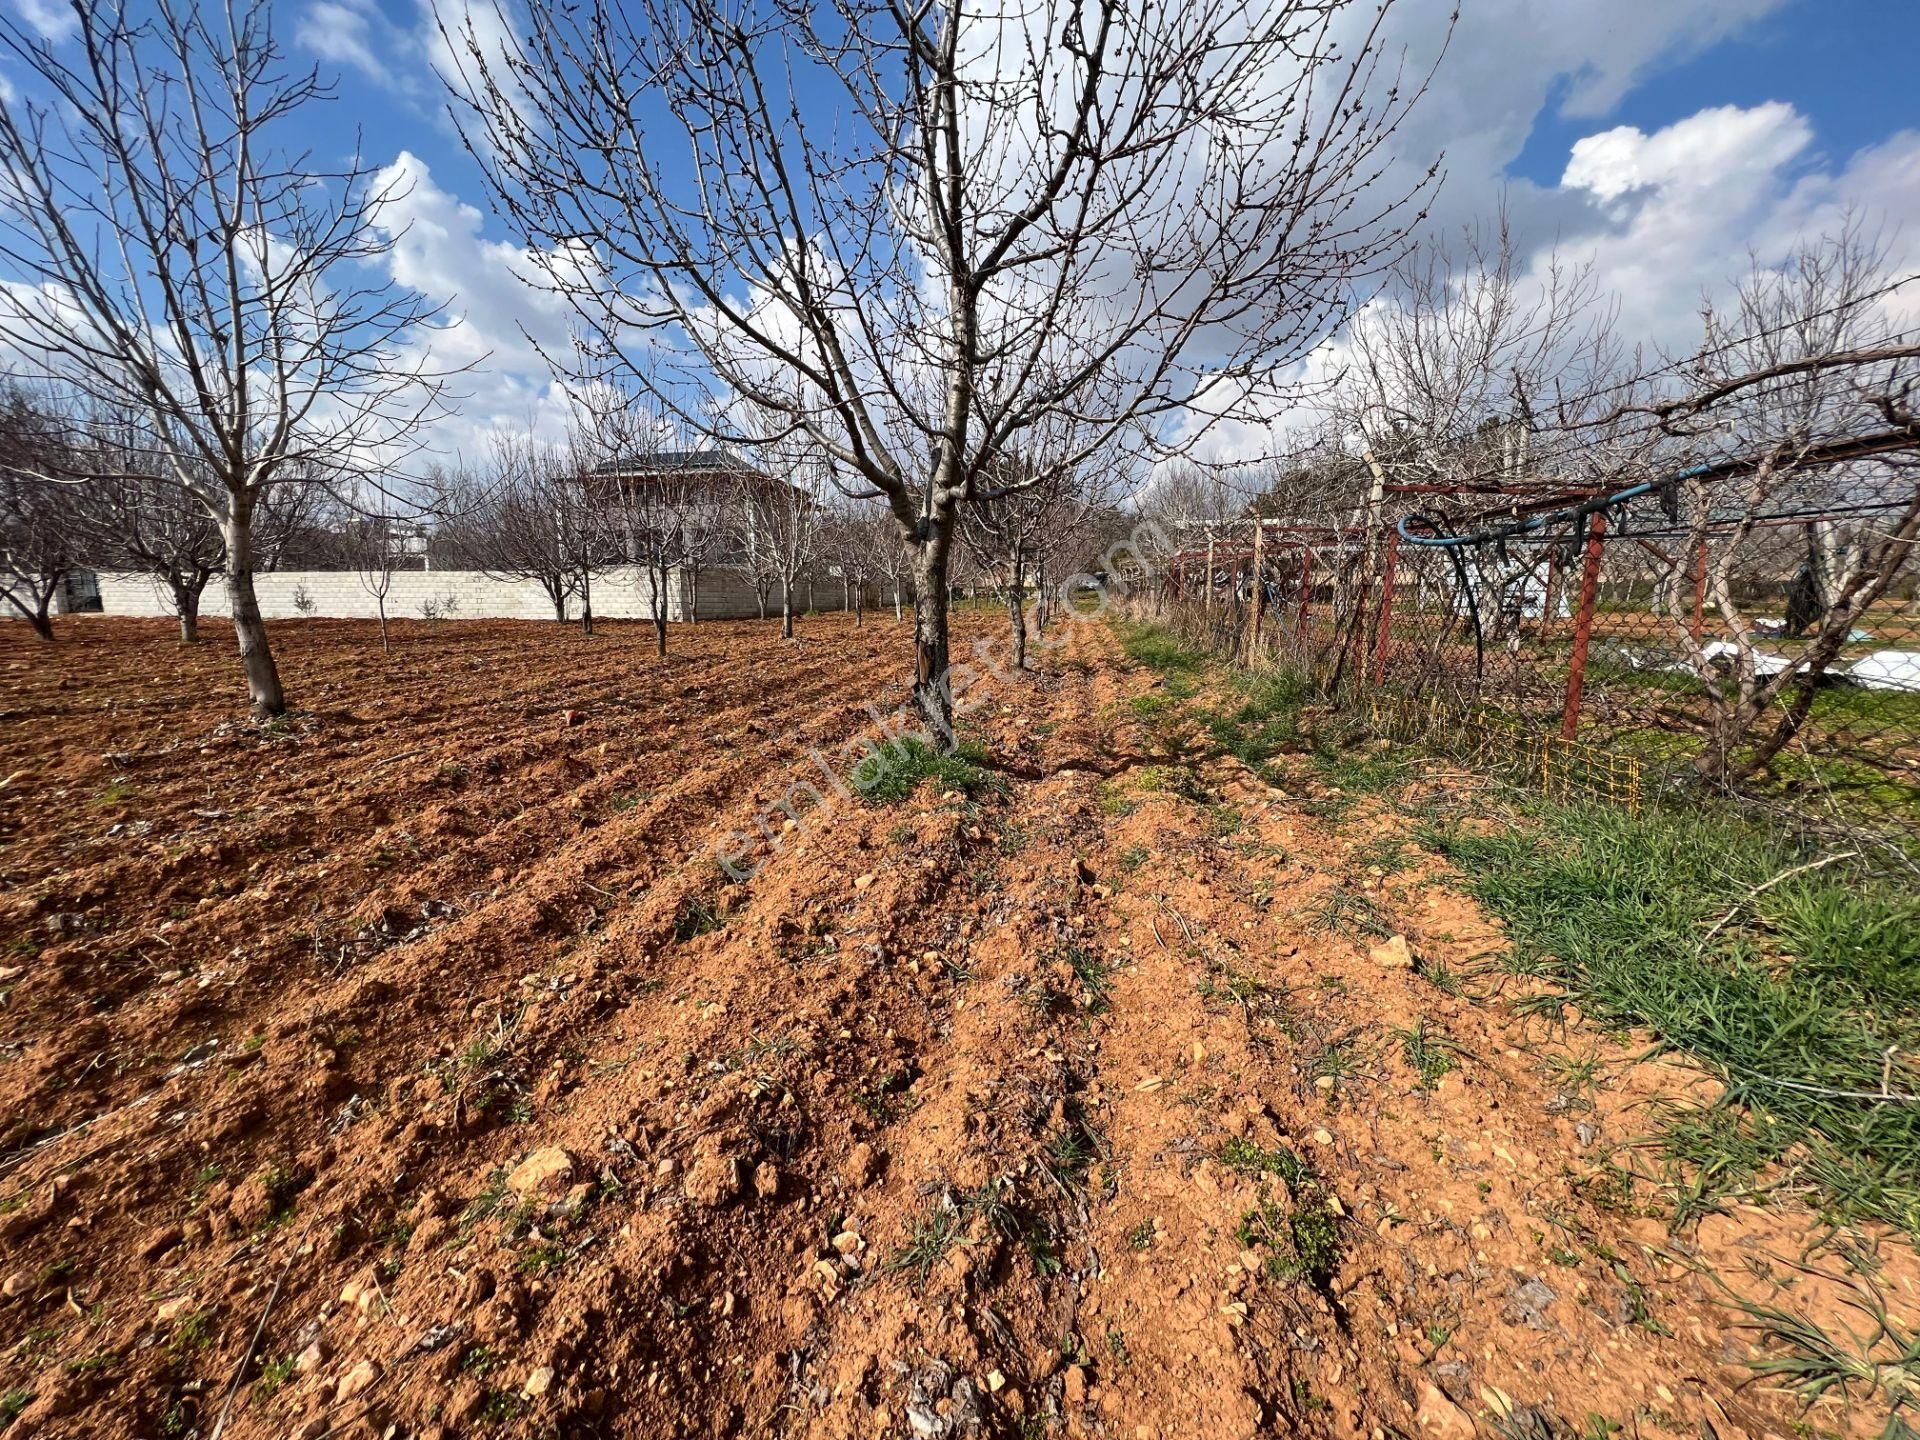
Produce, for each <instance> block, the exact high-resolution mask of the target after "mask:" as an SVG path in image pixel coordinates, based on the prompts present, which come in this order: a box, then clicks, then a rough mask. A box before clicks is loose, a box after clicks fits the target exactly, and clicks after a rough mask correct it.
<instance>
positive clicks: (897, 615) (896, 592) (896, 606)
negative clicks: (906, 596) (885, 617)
mask: <svg viewBox="0 0 1920 1440" xmlns="http://www.w3.org/2000/svg"><path fill="white" fill-rule="evenodd" d="M893 618H894V619H895V620H904V619H905V618H906V613H905V612H904V611H903V610H901V608H900V577H899V576H898V575H896V576H894V577H893Z"/></svg>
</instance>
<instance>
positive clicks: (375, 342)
mask: <svg viewBox="0 0 1920 1440" xmlns="http://www.w3.org/2000/svg"><path fill="white" fill-rule="evenodd" d="M72 14H73V17H74V20H75V26H74V33H73V35H72V37H71V38H70V39H66V40H62V41H57V42H56V41H52V40H48V39H45V38H43V37H42V36H41V35H39V34H38V33H37V32H36V31H34V30H33V29H32V28H31V27H30V26H29V25H28V24H27V23H26V22H24V21H22V20H19V19H15V18H12V17H7V18H5V19H0V52H3V53H5V54H6V55H7V56H9V58H10V59H11V60H12V61H13V62H15V65H16V67H17V70H16V79H17V80H19V81H20V82H21V83H18V84H17V86H9V87H7V89H6V90H5V92H4V94H0V170H4V172H5V173H6V175H7V177H8V183H7V185H6V187H5V190H4V193H3V194H0V259H4V262H5V264H6V265H7V267H8V269H9V270H10V271H11V272H12V275H13V278H14V281H15V283H13V284H10V285H7V286H5V287H4V288H0V342H4V343H5V344H6V345H7V346H8V347H9V348H11V349H13V350H15V351H16V352H18V353H20V354H22V355H25V356H29V357H32V359H33V361H34V363H35V364H36V365H39V366H41V367H43V368H44V369H45V370H46V371H47V372H48V373H49V374H50V375H52V376H54V377H56V378H57V379H58V380H60V381H61V382H63V383H65V384H67V385H69V386H71V387H72V388H73V389H74V390H76V391H77V392H78V393H79V394H81V395H82V396H84V397H86V399H87V400H88V401H89V402H90V403H91V404H93V405H95V406H98V407H101V408H103V409H104V410H106V411H108V412H111V413H114V414H134V415H138V416H140V417H142V419H143V421H144V425H145V429H146V431H147V433H148V434H149V435H150V436H151V437H152V438H153V440H154V442H155V444H156V446H157V450H158V453H157V454H156V455H155V456H154V457H152V463H150V464H145V465H142V466H140V467H138V470H139V473H140V474H142V475H150V474H153V473H165V474H167V475H169V476H170V477H171V478H172V480H173V481H174V482H175V483H176V484H178V485H179V486H180V487H181V488H182V489H183V490H185V491H187V492H188V493H189V494H191V495H193V496H194V497H195V498H196V499H198V500H199V501H200V502H201V504H203V505H204V506H206V508H207V511H208V513H209V514H210V515H211V516H212V517H213V519H214V521H215V522H216V523H217V524H218V525H219V527H220V529H221V533H222V536H223V539H224V541H225V550H226V569H227V588H228V591H229V595H230V599H231V603H232V610H233V622H234V629H235V632H236V634H237V636H238V638H239V642H240V658H241V663H242V665H243V667H244V669H245V671H246V676H247V687H248V691H249V694H250V696H251V698H252V702H253V708H254V711H255V713H256V714H258V715H261V716H270V715H276V714H279V713H281V712H282V711H284V710H285V708H286V695H285V692H284V691H283V689H282V688H281V684H280V677H279V673H278V670H277V669H276V667H275V665H274V662H273V655H272V651H271V649H270V648H269V645H268V640H267V632H266V627H265V626H264V624H263V623H262V621H261V618H260V607H259V604H258V602H257V600H256V599H255V597H254V587H253V572H254V567H255V560H256V557H255V553H254V523H255V517H256V515H257V513H258V511H259V508H260V505H261V502H262V500H263V497H264V496H265V495H266V493H267V492H268V491H269V490H270V489H271V488H272V487H273V486H275V485H277V484H281V483H290V482H291V481H292V480H293V479H295V478H296V477H297V476H300V475H302V474H308V475H310V474H314V473H318V472H319V471H321V470H323V469H324V468H326V467H328V466H331V465H333V464H335V463H337V462H338V461H340V460H341V459H342V458H343V457H346V458H350V457H352V456H354V455H356V454H369V453H373V452H378V451H383V450H385V451H391V450H393V449H395V448H397V447H401V446H403V445H404V444H405V443H406V442H407V441H408V439H409V437H410V436H412V435H413V434H414V433H415V432H416V430H417V428H418V426H419V422H420V421H421V420H422V419H423V418H425V417H426V416H428V415H429V414H431V413H432V412H433V411H434V410H435V409H436V407H437V406H438V404H439V402H440V394H441V389H442V386H443V383H444V379H445V376H444V374H442V373H440V372H437V371H435V370H434V368H433V362H432V361H431V359H430V358H429V356H428V352H427V351H426V350H425V349H424V348H423V347H421V346H419V345H418V344H416V342H417V341H418V340H419V338H420V337H421V334H422V331H423V328H424V327H427V326H429V325H430V324H431V321H432V319H433V317H434V314H435V310H434V307H433V306H431V305H429V304H426V303H425V302H423V301H421V300H419V299H418V298H417V297H415V296H413V295H412V294H411V293H409V292H405V291H403V290H401V289H399V288H398V287H396V286H395V285H393V283H392V282H391V281H390V279H388V278H386V277H385V274H384V271H383V269H382V267H380V266H378V265H377V264H373V263H369V262H376V261H378V260H379V258H380V257H381V256H382V255H384V254H385V253H386V252H387V250H388V249H389V248H390V246H391V245H392V243H393V238H392V236H391V235H390V234H388V233H386V232H384V231H383V230H382V229H381V228H380V227H379V226H378V225H377V223H376V221H377V217H378V215H379V213H380V211H381V209H382V207H383V206H385V205H386V204H388V203H389V202H391V201H392V200H393V199H395V198H396V195H397V192H396V188H395V182H392V181H388V180H384V179H382V178H380V177H378V176H376V175H374V174H373V173H372V172H371V171H370V170H368V169H367V168H365V167H363V166H362V165H361V163H360V162H359V161H358V160H357V159H355V160H352V161H349V162H346V163H345V164H344V165H335V166H331V167H328V166H322V165H318V164H316V163H315V162H314V161H313V160H312V159H311V157H310V156H309V155H307V154H306V153H303V152H301V151H300V150H298V149H293V148H289V146H288V143H287V141H288V140H292V139H293V137H295V136H298V135H299V134H301V133H302V131H303V129H304V127H305V124H306V122H307V121H308V119H309V117H310V116H311V114H312V112H313V110H314V109H315V107H317V106H319V105H322V104H324V103H325V102H327V101H328V100H329V99H330V98H331V95H332V92H331V90H330V89H329V87H328V86H327V85H326V84H324V83H323V82H322V81H321V79H320V77H319V75H318V74H317V72H313V71H305V72H302V71H299V70H292V69H289V68H288V66H287V63H286V58H285V56H284V54H283V53H282V51H281V49H280V47H279V45H278V44H277V42H276V41H275V38H274V35H273V32H272V24H271V21H272V9H271V7H270V5H269V4H268V3H266V0H228V3H226V4H219V3H207V4H197V5H179V4H173V3H167V0H126V3H124V4H75V5H74V6H73V7H72ZM20 72H24V74H21V73H20ZM282 137H286V138H285V139H283V138H282ZM296 143H297V142H296ZM52 478H56V479H74V478H78V477H76V476H75V475H73V474H71V473H62V474H56V475H54V476H53V477H52Z"/></svg>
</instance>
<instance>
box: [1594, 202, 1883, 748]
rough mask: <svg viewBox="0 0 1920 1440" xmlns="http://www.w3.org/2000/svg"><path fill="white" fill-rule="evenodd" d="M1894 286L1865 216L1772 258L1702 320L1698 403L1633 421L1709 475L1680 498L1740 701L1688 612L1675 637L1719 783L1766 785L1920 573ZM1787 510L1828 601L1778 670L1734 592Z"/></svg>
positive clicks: (1678, 619)
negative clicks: (1802, 519) (1848, 656)
mask: <svg viewBox="0 0 1920 1440" xmlns="http://www.w3.org/2000/svg"><path fill="white" fill-rule="evenodd" d="M1889 279H1890V270H1889V266H1888V256H1887V252H1886V249H1885V247H1884V246H1883V245H1882V244H1881V242H1880V241H1879V240H1878V239H1877V238H1876V237H1875V236H1873V235H1872V234H1870V233H1868V232H1867V231H1866V230H1865V229H1864V228H1863V227H1862V226H1861V225H1860V224H1859V223H1858V221H1857V220H1856V219H1854V218H1853V217H1851V216H1849V217H1848V219H1847V221H1846V223H1845V224H1844V225H1843V227H1842V229H1841V230H1840V232H1839V233H1838V234H1835V235H1831V236H1823V237H1821V238H1820V239H1818V240H1816V241H1814V242H1812V243H1810V244H1807V245H1805V246H1803V247H1802V248H1801V249H1800V250H1799V251H1798V252H1797V253H1795V254H1794V255H1793V256H1792V257H1791V258H1790V260H1789V261H1788V263H1786V264H1785V265H1783V266H1779V267H1768V266H1764V265H1761V264H1760V263H1759V262H1758V261H1757V260H1756V261H1755V263H1754V264H1753V266H1752V269H1751V271H1750V273H1749V274H1748V275H1747V277H1746V278H1745V279H1744V280H1743V281H1742V282H1741V283H1740V284H1739V286H1738V288H1737V291H1736V294H1735V296H1734V298H1733V300H1732V301H1731V302H1730V303H1729V304H1727V305H1725V306H1720V305H1715V304H1713V303H1712V302H1711V301H1709V302H1707V303H1706V304H1705V305H1704V306H1703V309H1702V318H1703V320H1704V327H1705V333H1704V337H1703V341H1702V344H1701V347H1700V349H1699V351H1698V352H1697V353H1696V354H1695V356H1694V357H1693V358H1692V360H1691V361H1690V362H1689V363H1688V364H1687V365H1686V367H1685V369H1684V372H1683V375H1682V380H1683V388H1682V390H1681V392H1680V393H1679V394H1677V395H1674V396H1670V397H1668V398H1665V399H1659V400H1652V401H1646V402H1641V403H1638V404H1635V405H1632V406H1627V407H1622V410H1623V412H1624V413H1627V414H1630V415H1635V416H1651V417H1653V418H1654V419H1655V420H1656V421H1657V422H1658V426H1659V430H1660V432H1661V433H1662V434H1663V435H1665V436H1668V437H1671V438H1673V439H1675V440H1676V441H1678V442H1679V443H1680V444H1681V445H1683V446H1684V447H1685V451H1686V454H1687V456H1688V458H1689V460H1691V461H1692V462H1693V463H1692V464H1690V465H1689V466H1688V468H1687V470H1686V471H1685V472H1684V474H1683V476H1682V479H1681V481H1680V483H1679V486H1678V489H1679V492H1680V494H1679V504H1680V506H1681V507H1683V509H1684V522H1683V523H1684V525H1685V528H1686V543H1687V547H1688V548H1687V553H1689V554H1693V553H1698V554H1699V555H1700V556H1701V558H1702V560H1703V562H1704V563H1703V564H1702V566H1701V579H1702V581H1703V584H1704V589H1705V595H1706V599H1707V601H1708V603H1710V604H1711V605H1712V607H1713V609H1714V610H1715V611H1716V612H1717V613H1718V616H1719V618H1720V621H1721V622H1722V628H1723V630H1724V632H1725V634H1726V635H1727V636H1728V637H1729V639H1728V640H1727V641H1726V642H1724V643H1726V644H1730V645H1731V646H1732V650H1733V654H1732V664H1731V666H1730V669H1731V672H1732V677H1731V678H1732V681H1733V687H1732V693H1731V694H1728V693H1726V692H1724V691H1723V690H1722V689H1721V686H1720V683H1719V680H1720V673H1719V668H1718V667H1717V666H1716V665H1715V664H1714V663H1713V657H1712V656H1710V655H1709V654H1708V653H1707V652H1706V650H1705V648H1704V647H1703V646H1702V645H1701V643H1700V640H1699V638H1698V637H1697V636H1695V635H1694V634H1693V633H1692V632H1691V629H1690V628H1689V626H1688V625H1687V624H1686V623H1685V621H1684V620H1683V619H1682V615H1681V608H1682V607H1678V606H1676V607H1672V609H1673V612H1674V618H1675V624H1674V627H1673V629H1674V636H1675V640H1676V642H1677V643H1678V644H1679V645H1680V647H1681V648H1682V650H1683V652H1684V653H1685V654H1686V656H1687V659H1688V661H1689V663H1690V664H1691V665H1692V667H1693V668H1694V669H1695V671H1696V673H1698V674H1699V675H1700V676H1701V677H1702V678H1703V679H1705V680H1707V681H1708V682H1709V683H1708V685H1707V687H1706V688H1707V698H1708V704H1709V707H1710V713H1711V721H1710V734H1709V737H1708V743H1707V744H1706V745H1705V746H1704V747H1703V748H1702V750H1701V753H1700V755H1699V757H1698V758H1697V760H1696V762H1695V764H1696V768H1697V769H1698V771H1699V773H1700V774H1701V775H1702V776H1703V777H1704V778H1706V779H1708V780H1710V781H1713V782H1715V783H1721V784H1734V783H1738V782H1739V781H1741V780H1744V779H1746V778H1747V777H1749V776H1751V775H1753V774H1754V773H1755V772H1757V771H1759V770H1760V769H1762V768H1763V767H1765V766H1766V765H1767V764H1769V763H1770V762H1771V761H1772V759H1773V757H1774V756H1775V755H1777V754H1778V753H1779V752H1780V750H1781V749H1782V748H1784V747H1785V746H1786V745H1787V744H1789V743H1790V742H1791V741H1792V740H1793V739H1794V737H1795V736H1796V735H1798V733H1799V731H1800V727H1801V726H1802V725H1803V724H1804V723H1805V721H1806V718H1807V715H1808V713H1809V712H1810V711H1811V710H1812V707H1813V700H1814V695H1815V692H1816V690H1817V688H1818V686H1819V684H1820V682H1821V678H1822V676H1823V675H1824V674H1825V672H1826V671H1827V668H1828V667H1829V666H1830V665H1831V664H1832V663H1833V662H1834V660H1835V659H1836V658H1838V657H1839V655H1840V653H1841V648H1842V647H1843V646H1844V645H1845V644H1846V642H1847V639H1848V637H1849V636H1850V635H1851V634H1852V633H1853V630H1854V628H1855V627H1856V626H1858V625H1859V624H1860V621H1861V619H1862V618H1863V617H1864V616H1865V614H1866V612H1867V610H1868V609H1869V607H1871V606H1872V605H1874V604H1876V603H1877V602H1878V601H1880V600H1881V599H1882V598H1883V597H1885V596H1886V595H1887V594H1888V593H1889V592H1890V591H1891V589H1892V587H1893V586H1894V584H1895V582H1896V581H1897V580H1899V578H1900V577H1901V575H1902V574H1903V573H1905V572H1906V571H1907V569H1908V567H1909V566H1910V564H1911V562H1912V560H1913V555H1914V546H1915V542H1916V540H1917V539H1920V412H1916V410H1915V407H1914V401H1913V396H1914V391H1915V389H1916V387H1917V386H1920V343H1916V341H1915V339H1914V337H1913V336H1912V335H1911V334H1906V335H1903V334H1901V333H1900V332H1899V331H1898V330H1897V329H1896V328H1895V326H1894V325H1893V323H1892V321H1891V319H1890V317H1889V315H1888V313H1887V311H1886V309H1885V308H1884V307H1883V306H1881V305H1880V304H1879V303H1878V301H1879V299H1880V297H1881V296H1883V295H1884V294H1885V293H1886V291H1887V289H1888V288H1889V287H1888V282H1889ZM1782 512H1784V513H1786V514H1788V515H1792V514H1795V513H1799V514H1804V515H1813V516H1816V517H1818V518H1816V519H1814V520H1813V521H1812V522H1811V523H1810V524H1809V525H1808V527H1807V546H1808V553H1807V566H1808V569H1809V571H1810V573H1811V578H1812V579H1813V581H1814V584H1815V587H1816V590H1817V598H1816V600H1815V603H1814V604H1813V605H1812V607H1811V610H1812V613H1811V614H1809V615H1807V616H1806V617H1803V622H1802V626H1801V628H1802V629H1803V630H1804V639H1805V643H1804V644H1803V645H1802V646H1800V647H1799V648H1798V649H1797V650H1796V651H1795V653H1793V654H1792V655H1790V656H1786V657H1781V658H1780V659H1779V660H1778V661H1777V662H1776V663H1774V664H1771V665H1769V666H1766V667H1762V666H1761V665H1760V664H1759V663H1758V647H1757V645H1756V643H1755V626H1754V623H1753V618H1752V617H1751V616H1750V615H1748V614H1747V613H1746V608H1745V606H1744V605H1743V604H1742V603H1741V597H1740V595H1739V594H1738V593H1737V587H1736V583H1735V581H1736V577H1737V575H1738V573H1739V571H1740V568H1741V566H1742V565H1743V564H1747V563H1750V562H1751V557H1752V555H1753V552H1754V550H1755V549H1756V547H1758V546H1760V545H1763V544H1764V543H1766V541H1767V539H1768V525H1769V520H1770V518H1771V517H1772V516H1775V515H1778V514H1780V513H1782ZM1769 717H1772V718H1771V723H1770V724H1769V723H1765V722H1767V721H1768V720H1769Z"/></svg>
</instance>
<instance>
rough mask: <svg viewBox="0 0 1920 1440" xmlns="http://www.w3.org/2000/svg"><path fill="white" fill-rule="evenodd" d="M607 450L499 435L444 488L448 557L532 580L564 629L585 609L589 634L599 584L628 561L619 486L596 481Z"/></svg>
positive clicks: (499, 575) (500, 575) (584, 624)
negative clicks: (574, 612)
mask: <svg viewBox="0 0 1920 1440" xmlns="http://www.w3.org/2000/svg"><path fill="white" fill-rule="evenodd" d="M604 459H605V455H604V453H603V452H601V451H598V450H586V449H583V448H582V447H580V446H577V445H573V444H567V445H549V444H543V443H541V442H539V441H537V440H535V439H534V438H532V437H531V436H525V435H500V436H496V437H495V439H494V442H493V446H492V449H491V453H490V454H489V455H488V456H487V458H486V459H485V460H484V461H483V462H481V463H480V464H478V465H476V466H473V467H470V468H469V469H467V470H466V471H464V472H462V473H461V474H460V475H458V476H457V477H456V478H455V479H454V480H453V481H452V482H451V483H450V484H449V486H448V492H449V494H448V500H447V511H448V519H447V522H446V524H445V527H444V528H445V535H446V541H445V543H446V548H447V552H448V554H449V555H450V556H451V557H453V558H455V559H456V560H457V561H458V563H461V564H466V565H471V566H472V567H473V568H474V569H476V570H479V571H481V572H482V573H484V574H487V575H490V576H493V577H494V578H496V579H502V580H531V581H532V582H533V583H534V584H536V585H538V586H539V587H540V589H541V591H542V592H543V593H544V594H545V595H546V597H547V603H548V604H550V605H552V606H553V618H554V619H555V620H557V621H559V622H560V623H561V624H563V625H564V624H566V623H567V619H568V612H569V608H570V606H571V605H572V603H573V602H574V601H575V600H576V599H577V600H578V601H579V602H580V626H581V629H582V630H583V631H585V632H586V633H587V634H589V635H591V634H592V633H593V582H594V580H595V578H596V577H598V576H600V575H603V574H604V573H605V572H606V571H608V570H611V569H613V568H614V567H616V566H618V565H620V564H622V563H623V562H624V558H625V557H624V554H623V549H622V545H623V536H622V534H621V525H622V517H621V515H620V513H619V502H618V498H617V496H616V495H615V493H614V491H613V489H612V488H611V487H609V486H602V485H597V484H594V483H591V471H592V470H593V468H594V467H595V466H596V465H598V464H600V463H602V462H603V461H604Z"/></svg>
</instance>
